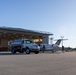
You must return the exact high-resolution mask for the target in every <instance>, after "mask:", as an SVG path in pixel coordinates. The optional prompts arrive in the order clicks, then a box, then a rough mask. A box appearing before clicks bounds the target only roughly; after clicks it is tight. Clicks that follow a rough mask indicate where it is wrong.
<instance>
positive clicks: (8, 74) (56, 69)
mask: <svg viewBox="0 0 76 75" xmlns="http://www.w3.org/2000/svg"><path fill="white" fill-rule="evenodd" d="M0 75H76V52H65V53H63V52H56V53H51V52H44V53H39V54H34V53H31V54H25V53H24V54H20V53H17V54H12V53H11V52H0Z"/></svg>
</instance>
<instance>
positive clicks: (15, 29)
mask: <svg viewBox="0 0 76 75" xmlns="http://www.w3.org/2000/svg"><path fill="white" fill-rule="evenodd" d="M0 30H9V31H19V32H25V33H26V32H27V33H34V34H41V35H53V34H52V33H50V32H45V31H35V30H28V29H23V28H12V27H4V26H3V27H0Z"/></svg>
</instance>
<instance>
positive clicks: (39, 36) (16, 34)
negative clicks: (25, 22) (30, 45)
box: [0, 27, 53, 50]
mask: <svg viewBox="0 0 76 75" xmlns="http://www.w3.org/2000/svg"><path fill="white" fill-rule="evenodd" d="M50 35H53V34H52V33H49V32H42V31H34V30H28V29H22V28H12V27H0V50H8V41H11V40H15V39H22V38H27V39H32V40H34V42H35V43H37V44H39V43H48V42H49V40H48V39H49V36H50Z"/></svg>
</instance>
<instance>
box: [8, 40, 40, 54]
mask: <svg viewBox="0 0 76 75" xmlns="http://www.w3.org/2000/svg"><path fill="white" fill-rule="evenodd" d="M8 49H9V50H10V51H11V52H12V53H16V52H20V53H24V52H26V54H30V52H34V53H35V54H38V53H39V51H40V47H39V46H38V45H37V44H36V43H34V42H33V40H29V39H17V40H13V41H9V42H8Z"/></svg>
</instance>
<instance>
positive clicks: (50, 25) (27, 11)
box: [0, 0, 76, 48]
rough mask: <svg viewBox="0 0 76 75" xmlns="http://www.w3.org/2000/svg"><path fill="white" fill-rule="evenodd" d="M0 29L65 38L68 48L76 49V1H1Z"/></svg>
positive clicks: (65, 44)
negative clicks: (19, 29)
mask: <svg viewBox="0 0 76 75" xmlns="http://www.w3.org/2000/svg"><path fill="white" fill-rule="evenodd" d="M0 26H1V27H2V26H6V27H14V28H24V29H29V30H37V31H46V32H50V33H53V34H54V35H53V36H50V37H53V38H54V39H60V38H61V36H64V39H68V40H66V41H64V46H65V47H73V48H74V47H76V32H75V31H76V0H0Z"/></svg>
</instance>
